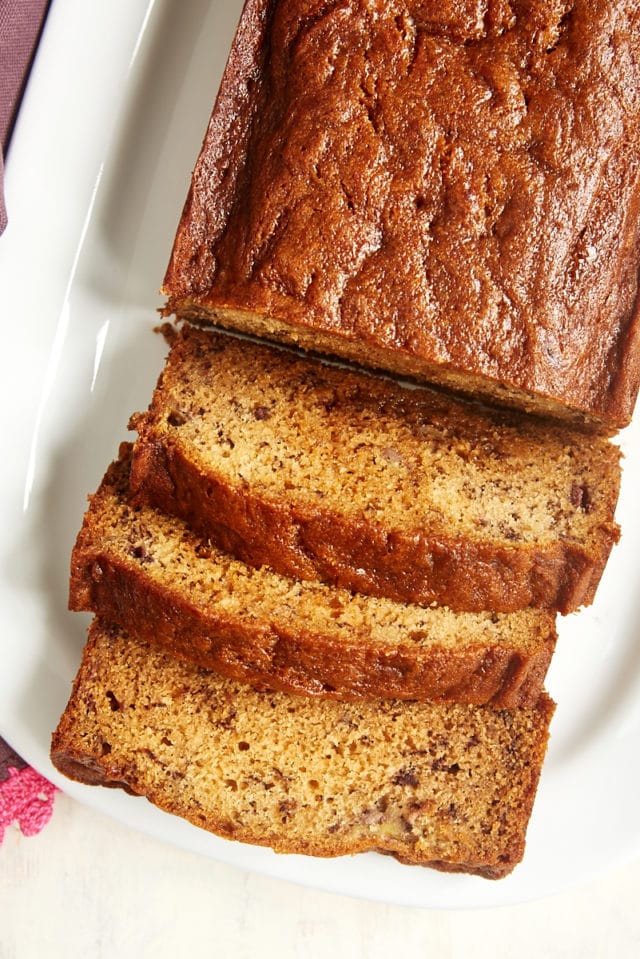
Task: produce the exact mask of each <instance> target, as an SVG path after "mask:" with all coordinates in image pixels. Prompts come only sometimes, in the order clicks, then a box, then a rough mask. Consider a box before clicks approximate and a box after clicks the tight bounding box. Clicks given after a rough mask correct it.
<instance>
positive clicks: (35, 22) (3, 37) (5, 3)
mask: <svg viewBox="0 0 640 959" xmlns="http://www.w3.org/2000/svg"><path fill="white" fill-rule="evenodd" d="M48 6H49V0H0V233H2V231H3V230H4V228H5V227H6V225H7V214H6V209H5V203H4V190H3V180H4V178H3V163H2V154H3V152H6V149H7V146H8V143H9V138H10V136H11V130H12V129H13V124H14V121H15V118H16V113H17V111H18V106H19V104H20V98H21V97H22V93H23V91H24V87H25V84H26V81H27V77H28V75H29V69H30V67H31V62H32V60H33V55H34V52H35V49H36V46H37V45H38V38H39V37H40V31H41V30H42V25H43V23H44V18H45V16H46V13H47V9H48Z"/></svg>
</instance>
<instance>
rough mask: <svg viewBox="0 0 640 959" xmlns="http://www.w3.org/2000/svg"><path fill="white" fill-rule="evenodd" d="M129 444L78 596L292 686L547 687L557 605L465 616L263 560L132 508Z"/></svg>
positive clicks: (200, 660)
mask: <svg viewBox="0 0 640 959" xmlns="http://www.w3.org/2000/svg"><path fill="white" fill-rule="evenodd" d="M129 456H130V447H129V446H128V445H127V444H124V445H123V448H122V451H121V459H120V460H119V461H118V462H116V463H114V464H112V466H111V467H110V468H109V470H108V471H107V474H106V476H105V478H104V480H103V483H102V485H101V487H100V489H99V490H98V492H97V493H96V495H95V496H93V497H92V500H91V505H90V508H89V510H88V512H87V515H86V517H85V520H84V524H83V527H82V529H81V531H80V533H79V536H78V539H77V543H76V546H75V549H74V551H73V557H72V573H71V589H70V606H71V608H72V609H75V610H90V611H92V612H95V613H98V614H99V615H100V616H102V617H103V618H105V619H110V620H111V621H113V622H117V623H118V624H119V625H121V626H122V627H124V628H126V629H129V630H131V631H132V632H134V633H136V635H138V636H140V637H141V638H142V639H145V640H147V641H148V642H151V643H155V644H159V645H161V646H164V647H165V648H166V649H168V650H169V651H171V652H173V653H175V654H176V655H179V656H182V657H184V658H186V659H189V660H191V661H193V662H195V663H197V664H199V665H200V666H204V667H207V668H213V669H216V670H218V671H220V672H221V673H223V674H225V675H227V676H231V677H232V678H236V679H242V680H247V681H250V682H252V683H254V684H262V685H266V686H269V687H271V688H278V689H282V690H285V691H288V692H305V693H307V694H310V695H319V696H327V695H328V696H335V697H353V698H367V697H397V698H401V699H413V698H415V699H423V700H424V699H429V700H434V701H461V702H469V703H485V702H489V701H491V702H493V703H494V704H500V705H503V706H514V705H518V704H531V703H533V702H535V701H536V700H537V698H538V696H539V693H540V690H541V688H542V684H543V682H544V677H545V673H546V671H547V667H548V665H549V662H550V659H551V656H552V653H553V649H554V644H555V630H554V617H553V615H552V614H550V613H548V612H546V611H539V610H522V611H518V612H515V613H510V614H495V613H492V612H487V611H485V612H482V613H459V614H456V613H453V612H451V611H450V610H448V609H446V608H429V609H424V608H422V607H420V606H416V605H405V604H401V603H397V602H394V601H393V600H388V599H379V598H376V597H370V596H362V595H359V594H354V593H351V592H349V591H348V590H344V589H340V588H334V587H331V586H327V585H326V584H323V583H320V582H316V581H309V582H303V581H298V580H291V579H288V578H286V577H284V576H282V575H280V574H278V573H274V572H273V571H271V570H270V569H268V568H262V569H254V568H253V567H250V566H246V565H245V564H244V563H242V561H240V560H236V559H234V558H233V557H231V556H229V555H228V554H226V553H224V552H222V551H221V550H219V549H217V548H216V547H215V546H212V545H211V544H210V543H208V542H207V541H206V540H203V539H202V538H201V537H200V536H198V535H197V534H194V533H193V532H192V531H191V530H190V529H189V528H188V526H187V525H186V524H185V523H184V522H183V521H182V520H179V519H176V518H175V517H170V516H166V515H165V514H163V513H161V512H159V511H157V510H155V509H153V508H151V507H140V506H133V505H132V503H131V501H130V499H129V495H128V475H129Z"/></svg>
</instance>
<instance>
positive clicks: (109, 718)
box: [51, 622, 554, 879]
mask: <svg viewBox="0 0 640 959" xmlns="http://www.w3.org/2000/svg"><path fill="white" fill-rule="evenodd" d="M553 708H554V707H553V703H552V702H551V700H550V699H549V698H548V697H547V696H546V695H544V694H543V695H542V696H541V698H540V699H539V701H538V702H537V704H536V705H535V706H533V707H531V708H528V709H515V710H495V709H493V708H491V707H487V706H484V707H473V706H461V705H448V706H434V705H428V704H424V703H407V702H398V701H395V700H386V701H379V702H366V703H360V702H359V703H344V702H338V701H335V700H317V699H312V698H308V697H305V696H287V695H286V694H284V693H274V692H259V691H256V690H254V689H253V688H251V687H249V686H246V685H240V684H238V683H236V682H234V681H232V680H228V679H223V678H221V677H219V676H218V675H217V674H215V673H213V672H207V671H205V670H202V669H199V668H197V667H195V666H193V665H191V664H187V663H183V662H180V661H179V660H177V659H174V658H173V657H171V656H169V655H167V654H166V653H165V652H163V651H161V650H158V649H157V648H154V647H151V646H148V645H146V644H145V643H143V642H141V641H139V640H137V639H134V638H133V637H132V636H126V635H125V634H122V633H120V632H119V631H118V629H117V628H115V627H111V628H110V627H106V626H105V625H103V624H101V623H99V622H96V623H95V624H94V626H93V628H92V630H91V634H90V638H89V641H88V643H87V646H86V648H85V651H84V657H83V661H82V665H81V667H80V671H79V673H78V676H77V677H76V680H75V683H74V687H73V692H72V695H71V699H70V701H69V704H68V706H67V708H66V710H65V712H64V714H63V716H62V718H61V720H60V723H59V725H58V728H57V730H56V731H55V733H54V735H53V740H52V749H51V758H52V760H53V762H54V764H55V765H56V766H57V768H58V769H59V770H60V771H61V772H62V773H64V774H65V775H66V776H69V777H70V778H72V779H76V780H79V781H80V782H85V783H90V784H101V785H105V786H120V787H123V788H125V789H126V790H128V791H129V792H132V793H135V794H140V795H143V796H146V797H147V799H149V800H150V801H151V802H152V803H154V804H155V805H157V806H159V807H160V808H161V809H164V810H166V811H167V812H170V813H175V814H177V815H179V816H182V817H184V818H185V819H188V820H189V821H190V822H192V823H194V824H195V825H196V826H201V827H203V828H205V829H208V830H210V831H212V832H214V833H217V834H219V835H220V836H224V837H226V838H229V839H237V840H240V841H242V842H248V843H254V844H258V845H264V846H271V847H272V848H273V849H275V850H276V851H278V852H286V853H302V854H308V855H314V856H340V855H346V854H352V853H357V852H365V851H368V850H380V851H382V852H386V853H391V854H392V855H393V856H395V857H397V858H398V859H400V860H402V861H403V862H406V863H415V864H420V865H425V866H433V867H435V868H437V869H443V870H447V871H457V872H469V873H477V874H479V875H482V876H486V877H487V878H492V879H497V878H500V877H502V876H504V875H506V874H507V873H509V872H510V871H511V870H512V869H513V867H514V866H515V865H516V864H517V863H518V862H519V861H520V860H521V858H522V855H523V852H524V846H525V833H526V829H527V825H528V821H529V817H530V813H531V808H532V805H533V801H534V796H535V792H536V788H537V784H538V777H539V775H540V769H541V765H542V762H543V759H544V755H545V751H546V746H547V737H548V727H549V723H550V720H551V716H552V713H553Z"/></svg>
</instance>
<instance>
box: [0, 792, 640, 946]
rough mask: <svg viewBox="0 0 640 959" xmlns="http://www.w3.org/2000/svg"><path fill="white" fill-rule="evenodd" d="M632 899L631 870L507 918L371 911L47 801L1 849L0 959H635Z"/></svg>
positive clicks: (638, 915) (59, 800) (71, 804)
mask: <svg viewBox="0 0 640 959" xmlns="http://www.w3.org/2000/svg"><path fill="white" fill-rule="evenodd" d="M639 895H640V861H638V862H635V863H633V864H632V865H629V866H626V867H624V868H622V869H619V870H617V871H616V872H613V873H611V874H609V875H607V876H606V877H604V878H602V879H601V880H599V881H598V882H596V883H592V884H590V885H588V886H585V887H584V888H579V889H575V890H573V891H571V892H568V893H564V894H562V895H561V896H556V897H554V898H552V899H545V900H540V901H537V902H533V903H529V904H525V905H520V906H516V907H509V908H501V909H493V910H481V911H468V912H439V911H429V910H419V909H407V908H402V907H397V906H384V905H380V904H374V903H368V902H363V901H359V900H354V899H348V898H342V897H339V896H333V895H329V894H327V893H321V892H316V891H314V890H310V889H304V888H300V887H297V886H293V885H289V884H287V883H283V882H280V881H277V880H270V879H265V878H263V877H261V876H256V875H250V874H246V873H243V872H241V871H239V870H237V869H234V868H231V867H229V866H226V865H221V864H219V863H216V862H213V861H211V860H210V859H205V858H201V857H198V856H196V855H192V854H189V853H185V852H182V851H181V850H177V849H175V848H173V847H172V846H168V845H164V844H162V843H160V842H157V841H156V840H153V839H149V838H147V837H146V836H142V835H139V834H137V833H133V832H131V831H130V830H128V829H126V828H124V827H123V826H121V825H119V824H117V823H114V822H112V821H111V820H109V819H106V818H104V817H102V816H100V815H98V814H96V813H95V812H93V811H92V810H89V809H87V808H86V807H84V806H81V805H79V804H78V803H76V802H75V801H73V800H71V799H69V798H68V797H67V796H64V795H60V794H58V796H57V797H56V803H55V811H54V815H53V819H52V820H51V822H50V824H49V825H48V826H47V827H46V829H45V830H44V831H43V832H42V833H41V834H40V835H39V836H35V837H32V838H30V839H25V838H24V837H23V836H22V835H21V834H20V833H19V831H18V830H17V829H16V828H13V827H12V828H10V829H9V830H8V832H7V834H6V836H5V841H4V844H3V846H2V847H0V959H31V957H36V956H37V957H39V956H41V955H46V956H47V957H49V959H56V957H58V956H60V957H62V956H64V957H65V959H69V957H76V956H79V957H80V956H81V957H87V959H102V957H104V959H107V957H108V959H126V957H130V956H131V957H134V956H135V957H136V959H141V957H147V956H153V957H154V959H163V957H165V956H166V957H171V959H183V957H185V956H198V957H199V956H209V955H211V956H216V957H233V959H244V957H247V959H249V957H250V959H270V957H271V956H277V957H278V959H288V957H296V959H298V957H304V959H315V957H323V959H324V957H332V956H334V955H335V956H336V957H342V956H348V957H349V959H377V957H381V959H382V957H385V959H388V957H390V956H391V957H393V956H396V955H397V956H398V957H400V956H402V957H404V956H415V957H416V959H417V957H425V959H427V957H428V959H468V957H473V959H503V957H504V959H507V957H508V959H513V957H518V959H527V957H530V956H531V957H532V956H536V957H537V959H540V957H544V959H555V957H562V959H573V957H576V959H608V957H611V959H631V957H634V959H635V957H637V956H640V908H639V905H638V900H639Z"/></svg>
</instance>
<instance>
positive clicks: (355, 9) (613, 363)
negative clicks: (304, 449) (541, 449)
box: [163, 0, 640, 431]
mask: <svg viewBox="0 0 640 959" xmlns="http://www.w3.org/2000/svg"><path fill="white" fill-rule="evenodd" d="M494 8H495V9H494ZM490 9H491V13H490V14H489V15H487V14H486V10H487V4H486V3H482V4H481V3H478V2H477V0H464V2H458V3H442V4H436V3H425V2H423V0H420V2H418V0H410V2H404V3H401V4H398V3H387V4H372V3H354V2H353V0H345V2H343V3H339V4H320V3H316V4H310V3H309V2H307V0H247V2H246V3H245V6H244V10H243V15H242V19H241V22H240V26H239V29H238V35H237V37H236V40H235V42H234V44H233V48H232V51H231V54H230V58H229V63H228V65H227V69H226V72H225V75H224V78H223V81H222V85H221V88H220V92H219V95H218V98H217V102H216V105H215V109H214V111H213V114H212V116H211V121H210V124H209V128H208V130H207V132H206V136H205V138H204V143H203V146H202V151H201V153H200V157H199V159H198V161H197V163H196V166H195V170H194V173H193V179H192V183H191V189H190V191H189V195H188V198H187V201H186V203H185V207H184V212H183V215H182V218H181V221H180V224H179V227H178V230H177V234H176V238H175V244H174V248H173V253H172V256H171V261H170V263H169V266H168V269H167V273H166V277H165V282H164V287H163V290H164V293H165V294H166V295H167V297H168V302H167V306H166V309H167V313H171V312H175V313H176V315H178V316H180V317H189V318H197V319H203V320H207V321H209V322H213V323H217V324H221V325H223V326H227V327H231V328H235V329H239V330H243V331H244V332H250V333H254V334H257V335H260V336H264V337H266V338H270V339H277V338H280V339H282V340H287V341H289V342H293V343H296V344H298V345H300V346H302V347H304V348H307V349H312V350H321V351H323V352H325V353H332V354H334V355H338V356H343V357H347V358H349V359H351V360H355V361H357V362H360V363H363V364H365V365H369V366H372V365H373V366H377V367H379V368H382V369H386V370H394V371H396V372H399V373H401V374H408V375H412V376H417V377H423V378H426V379H427V380H433V381H435V382H439V383H440V384H443V385H446V386H449V387H451V388H453V389H459V390H465V391H467V392H468V393H472V394H474V395H479V394H481V393H483V394H484V395H485V396H489V397H492V398H493V399H494V400H497V401H499V402H502V403H510V404H517V405H519V406H521V407H523V408H525V409H529V410H535V411H537V412H538V413H544V414H553V415H555V416H565V417H575V418H576V419H579V420H581V421H583V422H584V423H586V424H588V425H589V426H592V427H596V428H600V429H605V430H609V431H610V430H612V429H616V428H619V427H621V426H624V425H626V424H627V423H628V422H629V419H630V416H631V411H632V409H633V405H634V402H635V398H636V395H637V391H638V383H639V382H640V349H639V344H640V309H639V306H640V297H639V296H638V261H639V253H638V251H639V249H640V172H639V170H638V164H637V143H638V140H639V138H640V96H639V93H640V58H639V57H638V55H637V37H638V33H639V31H640V6H639V5H638V2H637V0H575V2H572V3H571V4H568V3H560V2H553V3H544V2H540V0H537V2H532V3H525V4H517V5H514V4H510V3H500V4H492V5H491V8H490ZM611 50H615V56H612V55H611ZM605 64H606V66H605ZM622 90H624V91H625V94H624V95H622V94H621V92H620V91H622Z"/></svg>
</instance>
